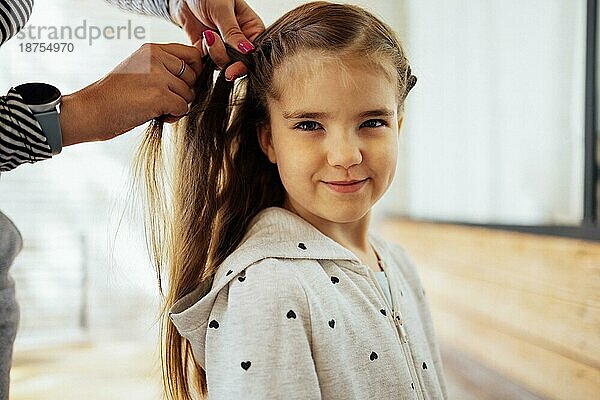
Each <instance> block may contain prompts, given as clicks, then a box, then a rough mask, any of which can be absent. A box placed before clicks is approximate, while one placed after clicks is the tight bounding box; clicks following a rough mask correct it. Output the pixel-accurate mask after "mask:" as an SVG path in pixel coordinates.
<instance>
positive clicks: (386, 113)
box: [283, 108, 395, 119]
mask: <svg viewBox="0 0 600 400" xmlns="http://www.w3.org/2000/svg"><path fill="white" fill-rule="evenodd" d="M394 115H395V114H394V112H393V111H392V110H390V109H388V108H378V109H376V110H369V111H363V112H361V113H359V114H358V115H357V116H356V117H357V118H366V117H393V116H394ZM283 118H285V119H303V118H307V119H327V118H329V114H328V113H324V112H311V111H302V110H297V111H283Z"/></svg>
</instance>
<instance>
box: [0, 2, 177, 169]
mask: <svg viewBox="0 0 600 400" xmlns="http://www.w3.org/2000/svg"><path fill="white" fill-rule="evenodd" d="M105 1H107V2H108V3H111V4H114V5H117V6H119V7H120V8H122V9H124V10H129V11H134V12H136V13H139V14H145V15H155V16H159V17H162V18H165V19H168V20H170V21H173V20H172V18H171V16H170V14H169V8H168V5H169V1H168V0H105ZM32 8H33V0H2V1H0V46H2V45H3V44H4V43H5V42H6V41H7V40H9V39H10V38H11V37H13V36H14V35H16V34H17V33H18V32H19V31H20V30H21V28H23V26H24V25H25V24H26V23H27V21H28V20H29V17H30V16H31V11H32ZM50 157H52V151H51V149H50V146H49V145H48V141H47V140H46V137H45V136H44V133H43V132H42V128H41V127H40V124H39V123H38V122H37V120H36V119H35V117H34V115H33V113H32V112H31V110H30V109H29V107H28V106H27V105H26V104H25V103H23V99H22V98H21V96H20V95H19V94H18V93H17V92H16V91H15V90H14V88H12V89H10V90H9V92H8V94H7V95H6V96H0V172H2V171H10V170H11V169H14V168H16V167H17V166H19V165H21V164H24V163H33V162H36V161H40V160H45V159H48V158H50Z"/></svg>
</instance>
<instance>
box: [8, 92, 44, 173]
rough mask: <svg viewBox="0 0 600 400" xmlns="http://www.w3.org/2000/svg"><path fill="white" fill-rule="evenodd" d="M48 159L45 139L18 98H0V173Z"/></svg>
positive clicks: (28, 110) (13, 94) (17, 96)
mask: <svg viewBox="0 0 600 400" xmlns="http://www.w3.org/2000/svg"><path fill="white" fill-rule="evenodd" d="M50 157H52V150H51V149H50V146H49V145H48V141H47V140H46V136H44V133H43V132H42V128H41V127H40V124H39V123H38V122H37V120H36V119H35V117H34V116H33V113H32V112H31V110H30V109H29V107H27V105H26V104H24V103H23V99H22V98H21V95H20V94H19V93H17V92H16V91H15V90H14V89H11V90H10V91H9V92H8V94H7V95H6V96H3V97H2V96H0V171H10V170H11V169H14V168H16V167H17V166H18V165H21V164H24V163H34V162H36V161H41V160H45V159H47V158H50Z"/></svg>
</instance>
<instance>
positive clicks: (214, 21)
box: [168, 0, 265, 80]
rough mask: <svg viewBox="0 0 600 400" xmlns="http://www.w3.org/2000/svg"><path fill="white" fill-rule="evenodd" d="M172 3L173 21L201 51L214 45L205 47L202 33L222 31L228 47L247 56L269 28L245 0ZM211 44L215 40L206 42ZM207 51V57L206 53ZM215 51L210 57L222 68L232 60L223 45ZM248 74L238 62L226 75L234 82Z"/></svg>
mask: <svg viewBox="0 0 600 400" xmlns="http://www.w3.org/2000/svg"><path fill="white" fill-rule="evenodd" d="M168 1H169V11H170V13H171V18H173V20H174V21H175V22H176V23H177V24H179V25H180V26H181V27H182V28H183V29H184V30H185V32H186V33H187V34H188V36H189V37H190V40H191V41H192V43H193V45H194V46H196V47H198V48H202V47H204V48H205V49H206V48H207V45H210V44H211V43H206V44H205V45H204V46H202V42H203V41H202V36H203V35H202V32H204V31H206V30H208V29H213V30H217V29H218V31H219V32H220V34H221V37H222V38H223V39H224V40H225V42H226V43H227V44H229V45H230V46H232V47H233V48H235V49H239V50H240V51H241V52H242V53H244V54H245V53H247V52H249V51H251V50H253V49H254V46H252V44H251V43H250V41H251V40H254V38H256V36H258V35H259V34H260V33H261V32H263V31H264V30H265V25H264V23H263V22H262V20H261V19H260V17H259V16H258V15H257V14H256V13H255V12H254V10H252V8H250V6H248V4H246V2H245V1H244V0H168ZM207 41H208V42H210V41H211V39H210V38H206V39H205V40H204V42H207ZM213 42H214V41H213ZM208 47H210V46H208ZM205 49H203V54H206V52H205ZM215 52H216V53H213V51H212V50H211V52H210V55H211V58H213V59H214V61H215V63H216V64H217V66H218V67H219V68H223V67H224V66H225V64H227V63H228V62H230V61H231V60H230V59H229V57H228V56H227V53H226V52H225V48H224V47H223V46H220V47H219V48H217V49H216V50H215ZM215 57H216V59H215ZM247 73H248V69H247V68H246V66H245V65H244V64H243V63H241V62H236V63H234V64H232V65H230V66H229V67H228V68H227V70H226V71H225V76H226V77H227V78H228V79H230V80H233V79H234V78H236V77H240V76H242V75H246V74H247Z"/></svg>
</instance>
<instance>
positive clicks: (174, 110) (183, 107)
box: [165, 92, 190, 118]
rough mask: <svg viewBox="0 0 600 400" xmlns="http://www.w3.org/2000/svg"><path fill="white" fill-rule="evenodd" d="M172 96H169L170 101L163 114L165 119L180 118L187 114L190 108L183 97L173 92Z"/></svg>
mask: <svg viewBox="0 0 600 400" xmlns="http://www.w3.org/2000/svg"><path fill="white" fill-rule="evenodd" d="M173 94H174V96H171V97H172V99H170V101H169V105H168V106H167V107H166V109H165V114H166V115H167V117H169V116H172V117H179V118H181V117H183V116H184V115H186V114H187V113H188V112H189V110H190V107H189V105H188V103H187V102H186V101H185V99H184V98H183V97H181V96H179V95H178V94H177V93H175V92H173Z"/></svg>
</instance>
